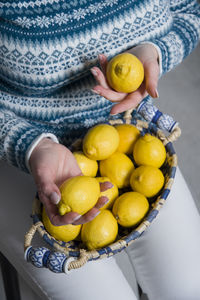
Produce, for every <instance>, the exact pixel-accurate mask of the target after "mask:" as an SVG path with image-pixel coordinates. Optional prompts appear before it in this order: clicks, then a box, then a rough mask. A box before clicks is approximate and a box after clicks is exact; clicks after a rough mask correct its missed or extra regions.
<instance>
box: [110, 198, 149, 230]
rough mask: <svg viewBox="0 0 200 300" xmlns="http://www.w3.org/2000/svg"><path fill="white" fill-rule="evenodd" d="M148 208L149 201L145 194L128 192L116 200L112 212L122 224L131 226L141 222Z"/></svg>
mask: <svg viewBox="0 0 200 300" xmlns="http://www.w3.org/2000/svg"><path fill="white" fill-rule="evenodd" d="M148 209H149V202H148V200H147V198H146V197H145V196H144V195H142V194H140V193H137V192H127V193H124V194H122V195H121V196H120V197H119V198H117V199H116V200H115V202H114V205H113V209H112V212H113V215H114V216H115V218H116V220H117V222H118V223H119V224H120V225H121V226H123V227H131V226H135V225H137V224H138V223H140V222H141V220H142V219H143V218H144V216H145V215H146V213H147V212H148Z"/></svg>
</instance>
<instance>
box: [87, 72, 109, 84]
mask: <svg viewBox="0 0 200 300" xmlns="http://www.w3.org/2000/svg"><path fill="white" fill-rule="evenodd" d="M90 71H91V73H92V74H93V76H94V78H95V79H96V81H97V82H98V83H99V84H100V85H101V86H102V87H103V88H105V89H108V88H109V86H108V84H107V81H106V77H105V76H104V74H103V72H102V71H101V70H100V69H99V68H98V67H93V68H92V69H91V70H90Z"/></svg>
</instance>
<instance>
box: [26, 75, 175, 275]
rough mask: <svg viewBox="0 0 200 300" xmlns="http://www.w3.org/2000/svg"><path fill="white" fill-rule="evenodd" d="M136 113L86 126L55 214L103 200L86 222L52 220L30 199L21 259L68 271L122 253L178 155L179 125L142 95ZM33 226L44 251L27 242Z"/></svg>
mask: <svg viewBox="0 0 200 300" xmlns="http://www.w3.org/2000/svg"><path fill="white" fill-rule="evenodd" d="M142 80H143V79H141V81H142ZM137 112H138V115H141V116H142V117H143V120H141V119H139V118H136V117H132V110H129V111H127V112H126V113H125V114H124V116H123V118H122V119H116V118H115V119H112V120H110V121H108V122H107V123H103V124H97V125H95V126H93V127H91V128H90V129H89V130H88V131H87V133H86V134H85V136H84V137H83V138H81V139H80V140H78V141H76V142H75V143H74V144H73V145H72V152H73V154H74V156H75V158H76V160H77V163H78V165H79V167H80V169H81V171H82V174H83V176H77V177H72V178H70V179H68V180H67V181H65V182H64V183H63V184H62V185H61V186H60V191H61V201H60V202H59V203H58V211H59V213H60V215H64V214H66V213H68V212H70V211H75V212H77V213H79V214H81V215H82V214H85V213H86V212H87V211H88V210H90V209H91V208H92V207H93V206H95V204H96V203H97V201H98V199H99V197H107V199H108V202H107V203H106V204H105V205H104V206H103V207H102V208H101V209H100V213H99V214H98V215H97V216H96V217H95V218H94V219H93V220H92V221H90V222H88V223H85V224H83V225H72V224H69V225H64V226H54V225H52V224H51V222H50V220H49V218H48V216H47V214H46V212H45V209H44V207H43V206H42V204H41V203H40V201H39V199H38V198H37V197H36V198H35V199H34V203H33V209H32V218H33V225H32V226H31V228H30V230H29V231H28V232H27V234H26V235H25V259H26V260H27V261H28V262H31V263H32V264H33V265H34V266H36V267H39V268H41V267H46V268H49V269H50V270H51V271H53V272H56V273H61V272H64V273H68V272H69V271H70V270H72V269H76V268H80V267H81V266H83V265H84V264H85V263H86V262H89V261H92V260H97V259H102V258H106V257H110V256H112V255H114V254H116V253H118V252H120V251H122V250H123V249H125V248H126V247H128V246H129V245H130V244H132V243H133V242H134V241H135V240H136V239H138V238H139V237H140V235H141V234H142V233H143V232H144V231H145V230H146V228H148V227H149V226H150V224H151V223H152V221H153V220H154V219H155V218H156V216H157V214H158V213H159V211H160V209H161V208H162V207H163V204H164V203H165V201H166V199H167V197H168V195H169V193H170V190H171V186H172V184H173V181H174V177H175V172H176V167H177V155H176V153H175V151H174V148H173V142H174V141H175V140H176V139H177V138H178V137H179V136H180V128H179V127H178V124H177V123H176V122H174V121H173V119H172V118H171V117H169V116H167V115H164V114H162V113H161V112H160V111H159V110H158V109H157V108H156V107H155V106H153V105H151V104H150V103H148V102H146V101H145V102H142V103H141V104H140V105H139V107H138V108H137ZM144 119H146V121H144ZM104 182H110V188H109V189H107V190H105V191H101V190H100V183H104ZM36 232H38V233H39V234H40V236H41V237H42V239H43V240H44V241H45V243H46V244H47V245H48V246H50V248H51V250H50V249H49V248H47V247H33V246H32V245H31V243H32V239H33V236H34V234H35V233H36Z"/></svg>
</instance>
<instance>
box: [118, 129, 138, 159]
mask: <svg viewBox="0 0 200 300" xmlns="http://www.w3.org/2000/svg"><path fill="white" fill-rule="evenodd" d="M115 128H116V129H117V131H118V134H119V146H118V148H117V152H122V153H125V154H132V153H133V146H134V144H135V142H136V141H137V139H138V138H139V137H140V131H139V130H138V129H137V128H136V127H135V126H134V125H132V124H119V125H116V126H115Z"/></svg>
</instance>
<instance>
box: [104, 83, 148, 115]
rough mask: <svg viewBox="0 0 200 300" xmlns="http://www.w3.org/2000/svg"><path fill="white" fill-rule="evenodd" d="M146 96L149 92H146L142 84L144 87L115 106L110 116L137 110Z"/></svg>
mask: <svg viewBox="0 0 200 300" xmlns="http://www.w3.org/2000/svg"><path fill="white" fill-rule="evenodd" d="M146 96H147V92H146V90H145V84H144V83H142V85H141V86H140V88H139V89H138V90H137V91H135V92H133V93H131V94H128V95H127V96H126V98H125V99H124V100H122V101H121V102H120V103H118V104H116V105H114V106H113V107H112V109H111V111H110V114H111V115H115V114H119V113H122V112H125V111H127V110H128V109H132V108H135V107H136V106H137V105H138V104H139V103H140V102H141V101H142V99H143V98H144V97H146Z"/></svg>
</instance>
